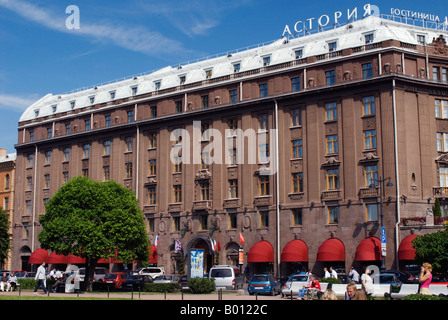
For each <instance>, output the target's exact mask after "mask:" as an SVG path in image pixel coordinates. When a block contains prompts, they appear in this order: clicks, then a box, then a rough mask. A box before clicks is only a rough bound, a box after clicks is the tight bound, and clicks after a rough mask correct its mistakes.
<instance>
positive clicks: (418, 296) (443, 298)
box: [401, 293, 448, 300]
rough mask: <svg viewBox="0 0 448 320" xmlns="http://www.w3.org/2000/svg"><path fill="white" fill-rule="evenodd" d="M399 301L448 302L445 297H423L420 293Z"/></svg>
mask: <svg viewBox="0 0 448 320" xmlns="http://www.w3.org/2000/svg"><path fill="white" fill-rule="evenodd" d="M401 300H448V298H447V297H438V296H435V295H424V294H421V293H417V294H410V295H408V296H406V297H403V298H402V299H401Z"/></svg>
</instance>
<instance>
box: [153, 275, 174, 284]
mask: <svg viewBox="0 0 448 320" xmlns="http://www.w3.org/2000/svg"><path fill="white" fill-rule="evenodd" d="M177 282H179V276H178V275H175V274H165V275H163V276H157V277H155V278H154V283H177Z"/></svg>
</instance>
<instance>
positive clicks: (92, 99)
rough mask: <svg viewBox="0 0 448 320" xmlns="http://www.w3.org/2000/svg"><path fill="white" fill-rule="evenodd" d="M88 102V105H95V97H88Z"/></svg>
mask: <svg viewBox="0 0 448 320" xmlns="http://www.w3.org/2000/svg"><path fill="white" fill-rule="evenodd" d="M89 101H90V104H94V103H95V96H90V97H89Z"/></svg>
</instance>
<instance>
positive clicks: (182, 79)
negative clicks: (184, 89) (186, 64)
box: [179, 75, 187, 85]
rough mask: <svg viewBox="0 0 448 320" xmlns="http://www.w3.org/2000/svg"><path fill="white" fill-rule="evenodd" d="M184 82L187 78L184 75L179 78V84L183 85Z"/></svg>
mask: <svg viewBox="0 0 448 320" xmlns="http://www.w3.org/2000/svg"><path fill="white" fill-rule="evenodd" d="M185 81H187V76H186V75H181V76H179V83H180V84H181V85H183V84H185Z"/></svg>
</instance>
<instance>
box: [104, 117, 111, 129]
mask: <svg viewBox="0 0 448 320" xmlns="http://www.w3.org/2000/svg"><path fill="white" fill-rule="evenodd" d="M104 122H105V123H106V128H109V127H110V125H111V120H110V115H106V116H104Z"/></svg>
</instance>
